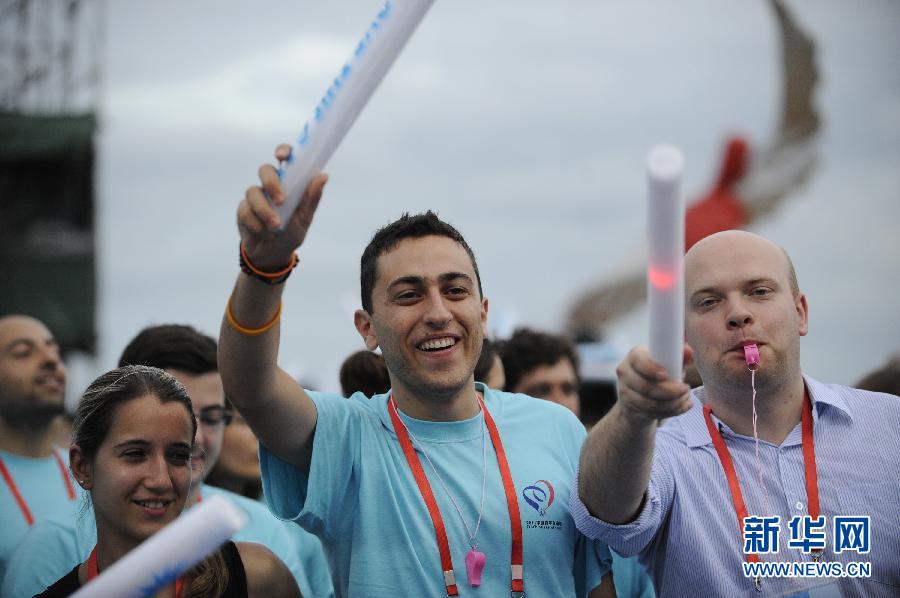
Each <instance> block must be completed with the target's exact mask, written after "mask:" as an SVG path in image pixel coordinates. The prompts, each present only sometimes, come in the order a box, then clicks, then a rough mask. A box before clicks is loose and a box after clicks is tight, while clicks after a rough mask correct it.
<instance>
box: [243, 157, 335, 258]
mask: <svg viewBox="0 0 900 598" xmlns="http://www.w3.org/2000/svg"><path fill="white" fill-rule="evenodd" d="M290 152H291V146H290V145H279V146H278V148H277V149H276V150H275V158H276V159H277V160H279V161H283V160H287V159H288V157H289V156H290ZM259 180H260V183H261V186H253V187H249V188H248V189H247V191H246V192H245V194H244V199H242V200H241V203H240V205H238V211H237V224H238V230H239V231H240V233H241V240H242V241H243V242H244V248H245V250H246V252H247V255H248V257H249V258H250V261H251V262H252V263H253V264H254V265H255V266H256V267H257V268H260V269H262V270H266V271H274V270H278V269H280V268H283V267H284V266H285V265H286V264H287V263H289V262H290V259H291V254H292V253H293V252H294V250H296V249H297V248H298V247H300V245H301V244H302V243H303V240H304V239H305V238H306V234H307V232H308V231H309V226H310V224H311V223H312V219H313V216H314V215H315V213H316V208H317V207H318V205H319V200H320V199H321V198H322V190H323V189H324V187H325V183H326V182H327V181H328V175H325V174H320V175H318V176H316V177H315V178H313V180H312V181H310V183H309V186H308V187H307V188H306V191H305V192H304V194H303V197H302V198H301V200H300V203H299V205H298V206H297V209H296V210H295V211H294V213H293V215H292V216H291V218H290V219H289V220H288V222H287V223H286V224H285V225H284V226H283V227H282V222H281V219H280V218H279V216H278V214H277V213H276V212H275V210H274V209H273V207H272V205H271V204H270V203H269V201H268V200H267V199H266V196H267V195H268V197H269V198H271V199H272V203H274V204H275V205H281V204H282V203H284V192H283V190H282V188H281V180H280V179H279V178H278V171H277V170H276V169H275V167H274V166H272V165H271V164H265V165H263V166H260V168H259Z"/></svg>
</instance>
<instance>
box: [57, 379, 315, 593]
mask: <svg viewBox="0 0 900 598" xmlns="http://www.w3.org/2000/svg"><path fill="white" fill-rule="evenodd" d="M196 432H197V421H196V419H195V418H194V414H193V410H192V408H191V400H190V398H189V397H188V394H187V391H186V390H185V389H184V386H182V385H181V383H180V382H178V381H177V380H176V379H175V378H174V377H172V376H171V375H169V374H167V373H166V372H164V371H162V370H160V369H157V368H153V367H148V366H125V367H121V368H118V369H115V370H112V371H110V372H107V373H106V374H103V375H102V376H100V377H99V378H97V379H96V380H95V381H94V382H93V383H92V384H91V385H90V386H89V387H88V389H87V390H86V391H85V393H84V395H83V396H82V399H81V402H80V403H79V405H78V408H77V409H76V411H75V417H74V422H73V439H72V446H71V448H70V449H69V460H70V466H71V469H72V473H73V474H74V476H75V479H76V480H77V482H78V484H79V485H81V487H82V488H84V489H85V490H87V491H88V492H89V493H90V500H91V502H92V503H93V513H94V517H95V520H96V525H97V545H96V546H95V547H94V549H93V550H92V551H91V554H90V557H89V558H88V560H87V561H85V562H83V563H81V564H79V565H77V566H76V567H75V568H74V569H73V570H72V571H71V572H70V573H69V574H67V575H66V576H65V577H63V578H61V579H60V580H59V581H57V582H56V583H55V584H53V585H52V586H50V587H49V588H47V590H45V591H44V593H42V594H40V596H42V597H56V596H69V595H70V594H72V593H73V592H75V591H76V590H78V589H79V588H80V587H81V586H82V585H84V584H85V583H87V582H88V581H90V580H91V579H93V577H95V576H96V575H98V574H99V573H101V572H103V571H104V570H105V569H106V568H108V567H110V566H111V565H112V564H113V563H115V562H116V561H117V560H119V559H120V558H122V557H123V556H124V555H125V554H127V553H128V552H130V551H131V550H132V549H134V548H135V547H137V546H138V545H139V544H140V543H141V542H143V541H144V540H146V539H147V538H149V537H150V536H151V535H153V534H154V533H156V532H157V531H159V530H160V529H162V528H163V527H164V526H165V525H167V524H169V523H171V522H172V521H173V520H174V519H175V518H176V517H178V515H179V514H181V511H182V509H183V508H184V505H185V501H186V500H187V495H188V490H189V488H190V483H191V451H192V449H193V445H194V437H195V435H196ZM263 595H266V596H299V590H298V589H297V585H296V582H295V581H294V578H293V576H292V575H291V573H290V572H289V571H288V570H287V568H286V567H285V566H284V564H283V563H281V561H279V560H278V558H277V557H276V556H275V555H273V554H272V553H271V552H270V551H269V550H268V549H267V548H265V547H263V546H261V545H259V544H252V543H246V542H242V543H238V544H235V543H233V542H230V541H229V542H227V543H225V544H224V545H223V546H222V548H221V549H219V550H218V551H217V552H215V553H213V555H212V556H210V557H208V558H207V559H206V560H204V561H201V563H200V564H199V565H197V566H196V567H194V568H193V569H191V570H190V571H188V572H186V573H185V574H184V575H183V576H182V577H181V578H179V579H178V580H177V581H176V582H175V583H174V584H172V585H170V586H168V587H166V588H163V589H162V590H161V591H160V592H159V593H157V596H158V597H166V598H169V597H172V596H174V597H176V598H184V597H187V596H191V597H201V596H202V597H209V598H218V597H231V596H235V597H238V596H263Z"/></svg>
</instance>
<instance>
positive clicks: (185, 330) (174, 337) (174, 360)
mask: <svg viewBox="0 0 900 598" xmlns="http://www.w3.org/2000/svg"><path fill="white" fill-rule="evenodd" d="M125 365H149V366H152V367H155V368H159V369H161V370H167V369H174V370H181V371H183V372H187V373H188V374H194V375H200V374H208V373H209V372H217V371H219V366H218V362H217V359H216V341H215V339H213V338H212V337H211V336H207V335H206V334H203V333H202V332H199V331H198V330H197V329H195V328H194V327H193V326H187V325H183V324H162V325H159V326H149V327H147V328H144V329H143V330H141V331H140V332H139V333H138V334H137V336H135V337H134V338H133V339H132V340H131V342H130V343H128V346H127V347H125V350H124V351H122V356H121V357H120V358H119V367H122V366H125Z"/></svg>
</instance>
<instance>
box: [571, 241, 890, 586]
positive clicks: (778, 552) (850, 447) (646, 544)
mask: <svg viewBox="0 0 900 598" xmlns="http://www.w3.org/2000/svg"><path fill="white" fill-rule="evenodd" d="M861 292H862V291H861ZM685 295H686V302H685V303H686V306H685V333H686V339H687V345H688V348H686V350H685V357H686V361H690V360H691V359H693V362H694V363H695V365H696V367H697V369H698V370H699V372H700V376H701V377H702V379H703V381H704V383H705V385H704V386H702V387H700V388H698V389H696V390H694V391H690V389H689V388H688V386H687V385H686V384H684V383H682V382H681V381H678V380H671V379H667V377H666V372H665V369H664V368H663V367H662V366H661V365H660V364H658V363H656V362H654V361H653V360H652V359H651V358H650V355H649V352H648V351H647V349H646V348H645V347H637V348H635V349H633V350H632V351H631V352H630V353H629V354H628V356H627V357H626V359H625V361H623V362H622V363H621V364H620V365H619V367H618V369H617V375H618V393H619V400H618V402H617V403H616V405H615V407H613V409H612V410H611V411H610V413H609V414H607V416H606V417H604V419H603V420H601V422H600V423H599V424H598V425H597V426H596V427H595V428H594V429H593V431H592V432H591V434H590V436H589V437H588V439H587V441H586V443H585V446H584V448H583V451H582V455H581V461H580V468H579V479H578V493H577V494H576V493H573V499H572V511H573V514H574V516H575V520H576V524H577V525H578V527H579V529H580V530H581V531H582V532H583V533H584V534H585V535H586V536H588V537H590V538H597V539H600V540H602V541H604V542H606V543H608V544H609V545H610V546H611V547H613V548H615V549H616V550H617V551H619V552H620V553H623V554H626V555H631V554H638V555H639V558H640V560H641V562H642V563H643V564H644V565H645V566H646V567H647V568H648V570H649V571H650V573H651V576H652V577H653V581H654V586H655V587H656V590H657V592H658V593H659V594H660V595H663V596H682V595H700V596H754V595H758V594H760V593H762V594H764V595H779V596H782V595H802V596H816V595H821V596H829V595H830V596H835V595H844V596H848V595H849V596H866V597H869V596H897V595H900V556H898V555H900V501H898V498H897V497H898V495H900V482H898V472H900V451H898V447H900V401H897V397H894V396H892V395H887V394H883V393H872V392H866V391H861V390H856V389H852V388H848V387H844V386H838V385H832V384H822V383H820V382H817V381H816V380H813V379H812V378H810V377H809V376H805V375H804V374H803V372H802V370H801V366H800V337H801V336H805V335H806V334H807V332H808V329H809V326H808V324H809V320H808V315H809V307H808V302H807V298H806V296H805V295H803V294H802V293H801V292H800V289H799V286H798V284H797V277H796V274H795V272H794V267H793V265H792V263H791V260H790V258H789V257H788V255H787V253H786V252H785V251H784V250H783V249H781V248H780V247H779V246H777V245H775V244H773V243H771V242H769V241H767V240H766V239H764V238H762V237H759V236H757V235H753V234H750V233H747V232H742V231H727V232H723V233H718V234H715V235H712V236H710V237H707V238H706V239H704V240H702V241H700V242H699V243H697V244H696V245H694V246H693V247H692V248H691V250H690V251H689V252H688V254H687V255H686V257H685ZM751 345H755V346H756V347H757V348H758V353H759V363H758V365H754V366H753V367H754V368H755V371H752V372H751V369H750V368H751V366H750V365H748V363H749V361H748V357H747V350H745V346H751ZM835 349H836V350H843V351H847V350H852V348H850V347H836V348H835ZM749 351H750V353H751V356H752V349H750V350H749ZM750 361H752V359H750ZM754 388H755V390H754ZM754 396H755V399H754ZM666 418H671V420H669V421H668V422H667V423H666V424H665V425H664V426H662V427H659V423H660V421H662V420H664V419H666ZM741 507H743V508H741ZM745 516H746V517H748V519H746V520H744V517H745ZM807 516H809V517H810V518H812V519H807V518H806V517H807ZM817 516H820V517H821V519H820V518H818V517H817ZM795 517H796V519H795ZM850 517H857V518H860V517H868V518H869V519H868V525H866V524H865V522H864V520H853V519H844V518H850ZM776 518H777V519H776ZM739 521H743V522H744V525H742V524H739ZM823 540H824V546H823V544H822V542H823ZM866 540H868V547H866V546H865V544H866V542H865V541H866ZM866 548H868V552H866ZM760 563H762V564H767V563H786V564H787V567H785V568H784V569H782V570H780V571H777V574H778V576H775V575H770V574H771V573H774V572H773V571H769V572H766V571H765V570H764V569H762V568H757V569H755V570H754V567H758V565H759V564H760ZM859 563H868V567H869V569H870V570H869V571H867V570H866V566H862V567H860V566H858V564H859ZM867 572H868V573H869V575H868V576H866V575H865V574H866V573H867ZM800 573H807V574H808V575H809V576H807V577H801V576H800V575H799V574H800ZM842 573H843V574H849V576H847V577H842V576H841V575H842ZM822 574H825V575H822ZM856 574H860V575H861V577H853V575H856Z"/></svg>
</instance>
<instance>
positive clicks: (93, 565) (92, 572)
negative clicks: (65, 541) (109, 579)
mask: <svg viewBox="0 0 900 598" xmlns="http://www.w3.org/2000/svg"><path fill="white" fill-rule="evenodd" d="M99 574H100V567H99V566H98V565H97V547H96V546H94V549H93V550H91V556H89V557H88V562H87V580H88V582H90V581H91V580H93V579H94V578H95V577H97V575H99ZM183 587H184V580H183V579H181V578H180V577H179V578H178V579H176V580H175V598H178V597H179V596H181V589H182V588H183Z"/></svg>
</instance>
